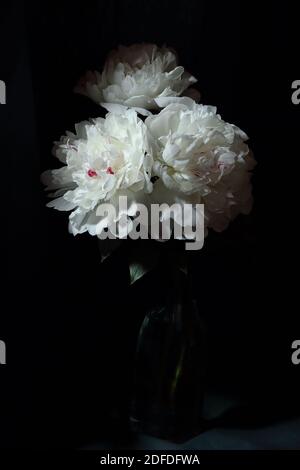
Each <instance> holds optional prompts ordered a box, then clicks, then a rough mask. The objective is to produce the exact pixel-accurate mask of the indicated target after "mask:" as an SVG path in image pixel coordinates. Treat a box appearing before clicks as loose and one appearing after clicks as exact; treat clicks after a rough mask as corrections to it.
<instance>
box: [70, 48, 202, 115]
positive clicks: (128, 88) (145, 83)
mask: <svg viewBox="0 0 300 470" xmlns="http://www.w3.org/2000/svg"><path fill="white" fill-rule="evenodd" d="M196 81H197V80H196V79H195V78H194V77H193V76H192V75H190V74H189V73H188V72H185V71H184V68H183V67H182V66H179V65H178V62H177V57H176V55H175V53H174V52H173V51H172V50H170V49H167V48H166V47H163V48H159V47H157V46H156V45H154V44H136V45H132V46H129V47H124V46H119V47H118V49H117V50H114V51H112V52H111V53H110V54H109V56H108V58H107V60H106V63H105V65H104V68H103V71H102V73H100V72H97V71H96V72H88V73H87V74H86V76H85V77H84V78H83V79H82V80H81V81H80V82H79V84H78V86H77V87H76V88H75V91H76V92H78V93H81V94H84V95H86V96H89V97H90V98H91V99H92V100H94V101H95V102H96V103H98V104H102V103H117V104H122V105H124V106H128V107H135V108H139V111H141V110H142V109H146V110H149V109H157V108H158V107H159V104H158V100H159V98H161V97H169V96H174V97H176V96H180V95H181V94H182V93H183V92H184V91H185V90H186V89H187V88H188V87H189V86H190V85H191V84H193V83H195V82H196ZM189 92H190V93H191V94H193V95H194V97H196V94H197V92H196V91H195V90H189Z"/></svg>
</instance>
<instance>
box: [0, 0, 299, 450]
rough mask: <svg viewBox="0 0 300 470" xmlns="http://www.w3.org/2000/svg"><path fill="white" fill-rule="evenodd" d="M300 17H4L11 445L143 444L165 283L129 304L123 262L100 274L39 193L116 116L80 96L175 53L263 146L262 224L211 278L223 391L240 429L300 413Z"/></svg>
mask: <svg viewBox="0 0 300 470" xmlns="http://www.w3.org/2000/svg"><path fill="white" fill-rule="evenodd" d="M292 17H293V6H292V5H289V4H288V3H287V2H284V3H282V2H280V3H278V4H277V3H276V4H275V2H274V3H273V4H272V6H271V7H268V5H262V4H257V5H256V3H254V2H249V3H248V2H230V1H224V2H209V1H206V0H203V1H202V0H198V1H197V0H187V1H186V2H175V1H172V2H170V1H166V0H160V1H154V0H148V1H142V0H140V1H133V0H124V1H117V0H109V1H106V2H105V1H101V0H99V1H95V2H93V1H91V2H76V3H75V2H70V3H67V2H59V3H57V4H53V3H50V2H40V4H39V3H36V2H34V3H33V2H32V3H30V2H26V4H25V2H17V1H14V0H12V1H11V2H8V3H7V5H6V6H4V5H2V4H1V16H0V26H1V29H0V50H1V55H0V79H1V80H5V82H6V85H7V104H6V105H5V106H1V107H0V119H1V121H0V123H1V126H0V132H1V147H0V153H1V172H2V174H1V176H2V177H1V189H2V191H3V193H2V198H1V202H2V204H1V215H2V217H1V219H2V230H1V231H2V234H3V235H4V236H5V240H4V242H3V243H2V244H1V247H2V251H3V253H2V260H3V262H2V264H1V266H2V273H1V274H2V276H1V278H2V281H1V287H2V296H1V319H0V339H3V340H5V341H6V345H7V365H6V366H0V380H1V384H0V387H1V388H0V398H1V402H0V418H1V424H0V436H1V442H0V447H1V446H4V447H5V446H6V445H8V446H25V447H27V446H46V447H48V446H56V445H60V446H75V445H79V444H83V443H84V442H86V441H87V440H88V439H92V438H93V437H95V436H98V437H99V436H103V437H104V438H106V439H112V440H115V439H116V438H119V437H120V438H124V436H125V437H126V436H128V432H127V408H128V399H129V396H130V384H131V374H132V364H133V355H134V347H135V340H136V334H137V331H138V327H139V324H140V321H141V319H142V318H143V314H144V310H143V308H142V300H143V299H144V298H145V297H147V296H151V289H150V288H149V285H150V286H151V279H150V280H148V282H143V281H142V282H141V283H139V285H137V286H136V287H135V288H134V289H133V290H131V291H129V290H128V288H127V281H128V277H127V270H126V265H125V261H124V259H123V254H122V253H121V254H120V257H119V258H116V257H114V258H113V259H112V260H111V261H110V263H108V264H107V266H106V267H104V266H100V265H99V258H98V255H97V247H96V242H95V240H93V239H91V238H89V237H85V236H81V237H76V238H73V237H72V236H71V235H69V234H68V232H67V220H66V217H65V214H61V213H58V212H57V213H56V212H55V211H52V210H50V209H46V208H45V207H44V206H45V198H44V194H43V190H42V187H41V185H40V182H39V174H40V172H41V171H43V170H45V169H47V168H50V167H53V166H55V164H56V162H55V160H54V159H53V157H52V156H51V147H52V142H53V141H54V140H56V139H58V138H59V136H60V135H61V134H63V133H64V132H65V130H66V129H72V126H73V124H74V122H78V121H80V120H83V119H86V118H88V117H93V116H97V114H99V108H98V107H97V106H96V105H94V104H93V103H91V102H90V101H89V100H88V99H85V98H84V97H81V96H78V95H75V94H73V92H72V89H73V86H74V84H75V83H76V80H77V79H78V77H80V75H81V74H82V72H84V71H85V70H87V69H93V68H97V66H98V67H99V66H100V65H101V63H102V62H103V59H104V57H105V55H106V53H107V52H108V51H109V50H110V49H111V48H113V47H115V46H116V45H117V44H119V43H124V44H130V43H133V42H141V41H145V42H147V41H150V42H155V43H158V44H163V43H166V44H167V45H170V46H172V47H174V48H175V49H176V50H177V51H178V53H179V56H180V58H181V63H182V64H183V65H184V66H185V67H186V68H187V69H188V70H189V71H191V72H192V73H193V74H194V75H195V76H197V77H198V78H199V83H198V88H199V89H200V90H201V92H202V102H204V103H209V104H213V105H217V106H218V109H219V112H220V113H221V115H222V116H223V117H224V119H226V120H227V121H230V122H234V123H236V124H237V125H239V126H240V127H241V128H243V129H244V130H245V131H246V132H247V133H248V135H249V136H250V138H251V146H252V149H253V151H254V154H255V157H256V159H257V161H258V167H257V169H256V171H255V178H254V195H255V207H254V210H253V212H252V214H251V216H250V217H248V218H246V219H240V220H237V221H236V223H234V224H232V226H231V228H230V229H229V230H228V231H227V232H226V233H225V234H223V235H222V236H221V237H219V236H218V237H216V236H214V235H211V237H210V239H209V240H208V242H207V244H206V245H205V249H204V250H203V252H201V253H199V254H198V255H197V256H196V257H195V262H194V279H195V287H196V289H197V292H198V297H199V305H200V308H201V311H202V314H203V315H204V316H205V318H206V322H207V325H208V333H209V348H210V356H209V357H210V364H209V377H208V378H209V388H210V390H212V391H213V392H216V391H217V392H218V393H221V394H222V393H223V394H224V396H225V395H226V396H227V395H228V394H233V395H235V396H236V397H238V398H239V399H241V400H243V402H244V403H246V405H247V407H246V411H245V410H244V411H243V412H241V413H238V414H234V415H232V416H230V415H229V416H227V417H225V418H224V419H225V421H224V424H225V425H228V426H230V425H232V424H233V423H234V420H236V419H238V421H239V423H240V424H242V425H252V424H254V425H259V424H261V423H262V422H269V421H273V420H279V419H282V418H285V417H289V416H291V415H295V414H297V413H299V402H298V403H297V396H299V392H300V388H299V372H300V366H299V367H298V369H297V367H296V366H293V365H292V364H291V360H290V356H291V343H292V341H293V340H294V339H298V338H299V321H298V318H297V317H298V311H297V310H298V309H297V304H296V305H293V304H292V301H291V293H292V292H295V291H296V292H297V282H295V287H293V279H294V280H296V279H297V269H296V266H297V265H296V259H295V256H296V253H295V247H296V244H293V236H292V234H293V233H295V232H296V233H297V224H296V222H297V221H296V219H297V213H296V211H295V212H292V211H291V204H292V201H293V197H294V194H292V191H293V190H294V189H295V188H296V187H297V186H296V185H295V183H293V184H292V179H293V177H294V176H295V175H296V164H297V155H298V154H299V144H297V139H298V135H299V109H297V107H296V106H294V105H292V103H291V99H290V96H291V82H292V81H293V80H295V79H297V78H299V77H297V75H295V74H296V71H295V62H296V54H295V55H293V54H292V52H293V51H292V47H293V46H295V45H296V43H295V42H294V41H293V40H292V37H290V35H291V34H292V33H293V31H294V29H293V25H292V21H291V18H292ZM294 52H295V51H294ZM297 134H298V135H297ZM298 140H299V139H298ZM291 214H292V215H291ZM282 262H284V263H282ZM288 262H289V263H288ZM292 273H293V274H292ZM156 276H158V277H156ZM155 277H156V279H155V281H157V279H159V273H156V275H155ZM152 281H153V280H152ZM160 282H161V283H162V284H163V279H160Z"/></svg>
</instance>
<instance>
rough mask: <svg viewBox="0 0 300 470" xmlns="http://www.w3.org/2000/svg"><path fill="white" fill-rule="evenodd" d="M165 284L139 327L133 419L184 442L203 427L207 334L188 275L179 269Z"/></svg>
mask: <svg viewBox="0 0 300 470" xmlns="http://www.w3.org/2000/svg"><path fill="white" fill-rule="evenodd" d="M166 279H168V281H167V282H166ZM164 283H165V288H164V291H165V295H163V296H162V299H161V300H160V302H159V304H158V305H157V306H156V307H155V308H154V309H152V310H151V311H149V312H148V313H147V314H146V316H145V318H144V320H143V322H142V325H141V328H140V331H139V336H138V342H137V351H136V362H135V376H134V387H133V399H132V406H131V423H132V427H133V429H134V430H135V431H140V432H144V433H146V434H147V433H148V434H151V435H154V436H157V437H161V438H165V439H169V440H173V441H183V440H186V439H188V438H189V437H191V436H193V435H196V434H198V433H199V432H200V431H201V429H202V423H203V422H202V405H203V394H204V376H205V365H206V360H205V350H206V348H205V337H204V329H203V325H202V321H201V318H200V315H199V311H198V307H197V303H196V301H195V299H194V298H193V296H192V293H191V288H190V285H189V280H188V277H187V275H186V274H185V273H184V272H183V271H181V270H179V269H178V268H174V267H173V269H172V270H171V273H168V274H166V277H165V282H164Z"/></svg>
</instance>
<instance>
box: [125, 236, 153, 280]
mask: <svg viewBox="0 0 300 470" xmlns="http://www.w3.org/2000/svg"><path fill="white" fill-rule="evenodd" d="M134 245H135V249H134V250H132V251H131V252H130V253H129V274H130V284H131V285H132V284H134V283H135V282H136V281H137V280H138V279H141V278H142V277H143V276H144V275H145V274H146V273H148V272H149V271H151V270H152V269H154V268H155V266H156V265H157V264H158V259H159V247H158V246H157V245H156V244H152V243H149V242H148V244H146V245H145V244H142V243H140V244H139V243H138V242H135V243H134Z"/></svg>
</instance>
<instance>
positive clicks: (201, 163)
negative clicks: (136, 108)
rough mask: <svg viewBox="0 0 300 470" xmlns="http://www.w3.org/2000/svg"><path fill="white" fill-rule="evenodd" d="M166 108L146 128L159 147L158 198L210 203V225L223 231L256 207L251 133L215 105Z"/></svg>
mask: <svg viewBox="0 0 300 470" xmlns="http://www.w3.org/2000/svg"><path fill="white" fill-rule="evenodd" d="M164 102H165V103H164V104H165V105H166V107H165V108H164V109H163V110H162V111H161V112H160V113H159V114H158V115H155V116H154V115H152V116H149V117H148V118H147V119H146V121H145V124H146V126H147V127H148V129H149V132H150V134H151V135H152V138H153V142H154V143H156V152H155V155H154V165H153V174H154V175H156V176H158V177H159V178H160V179H158V180H157V182H156V183H155V185H154V189H153V195H152V197H153V200H155V202H165V201H168V202H169V204H171V203H172V202H177V203H181V204H184V203H192V204H201V203H202V204H204V206H205V217H206V226H207V227H212V228H213V229H215V230H216V231H222V230H224V229H225V228H226V227H227V226H228V223H229V221H230V220H232V219H233V218H234V217H235V216H236V215H238V214H239V213H244V214H247V213H249V211H250V210H251V207H252V196H251V184H250V178H251V173H250V172H249V171H250V170H251V169H252V168H253V167H254V164H255V161H254V159H253V157H252V155H251V152H250V151H249V148H248V146H247V144H246V143H245V141H246V140H247V136H246V134H245V133H244V132H243V131H242V130H241V129H239V128H238V127H236V126H235V125H233V124H229V123H227V122H225V121H223V120H222V119H221V117H220V115H218V114H217V110H216V108H215V107H212V106H204V105H200V104H197V103H195V102H194V101H193V100H191V99H189V98H177V101H176V102H174V99H173V100H171V103H170V104H168V100H167V99H164Z"/></svg>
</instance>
